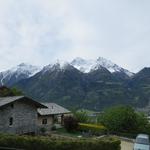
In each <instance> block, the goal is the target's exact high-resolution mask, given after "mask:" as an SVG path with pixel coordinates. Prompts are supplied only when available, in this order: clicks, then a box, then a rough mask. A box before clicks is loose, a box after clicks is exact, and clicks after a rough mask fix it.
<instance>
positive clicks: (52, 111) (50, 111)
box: [38, 103, 70, 116]
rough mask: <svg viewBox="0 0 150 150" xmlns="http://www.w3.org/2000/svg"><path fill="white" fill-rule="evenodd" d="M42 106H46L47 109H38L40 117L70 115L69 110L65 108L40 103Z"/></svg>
mask: <svg viewBox="0 0 150 150" xmlns="http://www.w3.org/2000/svg"><path fill="white" fill-rule="evenodd" d="M42 104H43V105H45V106H47V107H48V108H41V109H40V108H39V109H38V113H39V114H40V115H43V116H44V115H58V114H68V113H70V111H69V110H67V109H66V108H64V107H62V106H59V105H57V104H55V103H42Z"/></svg>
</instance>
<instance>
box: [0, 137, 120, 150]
mask: <svg viewBox="0 0 150 150" xmlns="http://www.w3.org/2000/svg"><path fill="white" fill-rule="evenodd" d="M0 147H13V148H21V149H25V150H33V149H35V150H69V149H71V150H120V141H119V140H118V139H115V138H106V139H91V140H88V139H54V138H50V137H49V138H44V137H30V136H17V135H15V136H14V135H0Z"/></svg>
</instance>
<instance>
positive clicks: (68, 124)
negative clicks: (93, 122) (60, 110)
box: [64, 116, 78, 132]
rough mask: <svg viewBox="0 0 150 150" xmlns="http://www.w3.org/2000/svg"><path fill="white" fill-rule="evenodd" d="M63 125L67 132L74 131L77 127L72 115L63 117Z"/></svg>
mask: <svg viewBox="0 0 150 150" xmlns="http://www.w3.org/2000/svg"><path fill="white" fill-rule="evenodd" d="M64 127H65V129H66V130H67V131H68V132H71V131H75V130H76V129H77V127H78V121H77V119H76V118H75V117H73V116H66V117H65V118H64Z"/></svg>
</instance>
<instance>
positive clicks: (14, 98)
mask: <svg viewBox="0 0 150 150" xmlns="http://www.w3.org/2000/svg"><path fill="white" fill-rule="evenodd" d="M15 101H29V102H31V103H33V104H34V105H35V106H36V107H37V108H47V107H46V106H45V105H43V104H41V103H39V102H37V101H35V100H33V99H31V98H28V97H25V96H9V97H0V107H3V106H5V105H8V104H10V103H12V102H15Z"/></svg>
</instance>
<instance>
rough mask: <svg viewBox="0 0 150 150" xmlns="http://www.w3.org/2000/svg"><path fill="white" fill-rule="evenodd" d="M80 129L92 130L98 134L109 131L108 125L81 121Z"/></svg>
mask: <svg viewBox="0 0 150 150" xmlns="http://www.w3.org/2000/svg"><path fill="white" fill-rule="evenodd" d="M78 129H79V130H81V131H91V132H92V133H93V134H96V135H97V134H98V135H101V134H105V133H107V128H106V127H104V126H103V125H96V124H84V123H79V127H78Z"/></svg>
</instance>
